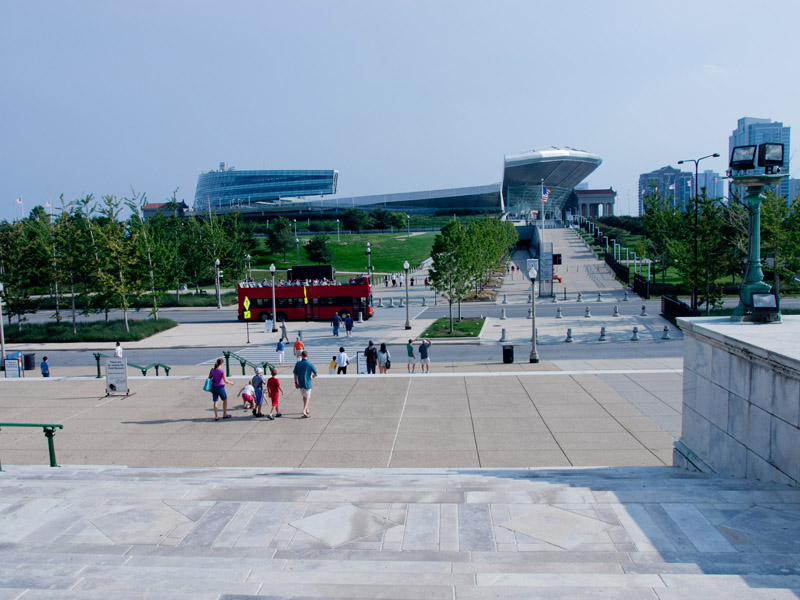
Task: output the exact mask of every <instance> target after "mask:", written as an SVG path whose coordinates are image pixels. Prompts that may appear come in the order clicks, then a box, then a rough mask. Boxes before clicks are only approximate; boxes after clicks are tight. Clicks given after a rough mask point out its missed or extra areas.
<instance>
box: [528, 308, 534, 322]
mask: <svg viewBox="0 0 800 600" xmlns="http://www.w3.org/2000/svg"><path fill="white" fill-rule="evenodd" d="M528 318H529V319H533V311H532V310H531V308H530V307H528Z"/></svg>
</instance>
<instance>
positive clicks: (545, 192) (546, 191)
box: [542, 188, 550, 202]
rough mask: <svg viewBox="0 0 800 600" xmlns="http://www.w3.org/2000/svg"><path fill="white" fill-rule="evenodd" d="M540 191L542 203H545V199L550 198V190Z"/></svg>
mask: <svg viewBox="0 0 800 600" xmlns="http://www.w3.org/2000/svg"><path fill="white" fill-rule="evenodd" d="M542 190H543V191H542V202H547V199H548V198H549V197H550V189H549V188H542Z"/></svg>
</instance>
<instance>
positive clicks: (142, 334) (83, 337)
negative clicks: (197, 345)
mask: <svg viewBox="0 0 800 600" xmlns="http://www.w3.org/2000/svg"><path fill="white" fill-rule="evenodd" d="M128 325H129V326H130V331H125V322H124V321H123V320H121V319H120V320H115V321H109V322H108V323H106V322H105V321H102V320H101V321H89V322H80V323H77V325H76V329H77V333H76V334H74V335H73V333H72V322H71V321H69V322H68V321H67V320H64V321H62V322H61V323H56V322H55V321H53V322H52V323H23V324H22V331H17V327H16V325H11V326H10V327H6V328H5V336H6V341H7V342H15V343H28V344H33V343H53V342H56V343H61V342H108V343H113V342H118V341H119V342H131V341H136V340H142V339H144V338H147V337H150V336H151V335H155V334H156V333H159V332H161V331H165V330H167V329H172V328H173V327H175V325H177V323H176V322H175V321H171V320H170V319H163V318H161V319H159V320H158V321H155V320H153V319H152V318H149V317H146V318H141V317H139V318H138V319H137V318H136V317H134V318H129V319H128Z"/></svg>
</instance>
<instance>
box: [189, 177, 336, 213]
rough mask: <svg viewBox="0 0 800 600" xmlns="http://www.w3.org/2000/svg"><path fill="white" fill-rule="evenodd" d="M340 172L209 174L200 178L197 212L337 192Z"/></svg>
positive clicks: (196, 202) (196, 203) (195, 199)
mask: <svg viewBox="0 0 800 600" xmlns="http://www.w3.org/2000/svg"><path fill="white" fill-rule="evenodd" d="M338 177H339V172H338V171H236V170H232V169H227V170H220V171H210V172H208V173H203V174H202V175H200V176H199V177H198V178H197V189H196V190H195V193H194V208H195V211H205V210H208V209H209V208H210V209H211V210H215V209H219V208H223V209H224V208H232V207H235V206H247V205H251V206H252V205H253V204H256V203H259V202H264V201H268V202H271V201H274V200H277V199H278V198H287V197H297V196H321V195H323V194H335V193H336V181H337V179H338Z"/></svg>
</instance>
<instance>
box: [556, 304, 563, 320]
mask: <svg viewBox="0 0 800 600" xmlns="http://www.w3.org/2000/svg"><path fill="white" fill-rule="evenodd" d="M563 318H564V317H562V316H561V307H560V306H559V307H558V308H557V309H556V319H563Z"/></svg>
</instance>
